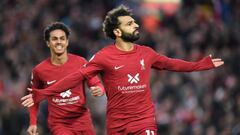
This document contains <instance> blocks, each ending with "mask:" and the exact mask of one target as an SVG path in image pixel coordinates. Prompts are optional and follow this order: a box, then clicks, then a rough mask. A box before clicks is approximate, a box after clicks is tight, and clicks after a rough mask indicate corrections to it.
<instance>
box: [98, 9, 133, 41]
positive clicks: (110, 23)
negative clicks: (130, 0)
mask: <svg viewBox="0 0 240 135" xmlns="http://www.w3.org/2000/svg"><path fill="white" fill-rule="evenodd" d="M119 16H133V14H132V12H131V10H130V9H129V8H128V7H126V6H124V5H120V6H119V7H117V8H114V9H112V10H110V11H109V12H108V13H107V16H106V17H105V20H104V22H103V32H104V34H105V35H106V36H107V37H109V38H111V39H114V40H115V39H116V36H115V34H114V33H113V30H114V29H116V28H117V27H118V26H119V24H120V23H119V21H118V17H119Z"/></svg>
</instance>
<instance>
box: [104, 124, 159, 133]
mask: <svg viewBox="0 0 240 135" xmlns="http://www.w3.org/2000/svg"><path fill="white" fill-rule="evenodd" d="M107 132H108V133H107V134H108V135H128V134H133V135H157V127H156V125H154V124H149V125H148V124H146V125H144V126H140V125H139V126H130V127H126V128H124V129H121V130H119V129H108V131H107Z"/></svg>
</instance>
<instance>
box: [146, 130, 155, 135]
mask: <svg viewBox="0 0 240 135" xmlns="http://www.w3.org/2000/svg"><path fill="white" fill-rule="evenodd" d="M146 133H147V135H154V131H153V130H146Z"/></svg>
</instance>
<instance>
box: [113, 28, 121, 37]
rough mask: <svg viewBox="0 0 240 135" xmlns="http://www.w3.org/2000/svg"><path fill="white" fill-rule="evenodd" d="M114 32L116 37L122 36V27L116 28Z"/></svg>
mask: <svg viewBox="0 0 240 135" xmlns="http://www.w3.org/2000/svg"><path fill="white" fill-rule="evenodd" d="M113 33H114V34H115V36H116V37H120V36H121V35H122V32H121V30H120V29H114V30H113Z"/></svg>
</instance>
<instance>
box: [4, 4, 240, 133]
mask: <svg viewBox="0 0 240 135" xmlns="http://www.w3.org/2000/svg"><path fill="white" fill-rule="evenodd" d="M156 1H157V0H156ZM159 1H160V0H159ZM146 2H147V0H87V1H85V0H67V1H65V0H1V1H0V135H25V134H26V129H27V128H28V124H29V123H28V122H29V118H28V111H27V109H26V108H23V107H22V106H21V102H20V97H22V96H23V95H25V94H26V93H27V90H26V88H27V87H28V86H29V82H30V74H31V69H32V68H33V67H34V66H35V65H36V64H38V63H39V62H40V61H42V60H43V59H45V58H47V57H48V56H49V49H48V47H47V46H46V44H45V42H44V40H43V29H44V28H45V27H46V26H47V25H48V24H49V23H51V22H54V21H61V22H63V23H65V24H66V25H68V26H69V27H70V28H71V30H72V31H71V37H70V46H69V52H71V53H74V54H78V55H81V56H83V57H85V58H86V59H89V58H90V57H91V56H92V55H93V54H94V53H95V52H97V51H98V50H99V49H101V48H103V47H104V46H106V45H107V44H109V43H111V42H112V41H111V40H110V39H107V38H105V37H104V34H103V32H102V22H103V19H104V16H105V15H106V12H107V11H109V10H111V9H112V8H114V7H116V6H117V5H119V4H125V5H126V6H129V7H130V8H132V9H133V12H134V14H135V15H136V16H135V17H136V19H137V21H138V23H139V24H140V25H141V26H142V27H141V28H142V29H141V39H140V40H139V41H138V43H139V44H143V45H148V46H150V47H152V48H153V49H155V50H156V51H157V52H159V53H161V54H164V55H166V56H168V57H172V58H180V59H184V60H188V61H196V60H199V59H200V58H202V57H205V56H208V55H210V54H211V55H212V57H214V58H215V57H219V58H222V59H223V60H224V61H225V65H224V66H222V67H220V68H217V69H214V70H209V71H202V72H193V73H176V72H169V71H155V70H153V71H152V77H151V80H150V83H151V87H152V99H153V101H154V103H155V108H156V120H157V124H158V133H159V134H160V135H240V81H239V79H240V62H239V61H238V60H239V59H240V1H238V0H182V1H180V2H181V3H180V4H179V9H177V10H176V11H175V12H174V13H171V14H169V13H167V12H165V11H164V10H161V9H160V8H159V9H154V10H152V9H151V7H147V6H146ZM150 11H151V12H150ZM152 11H153V12H152ZM87 102H88V105H89V107H90V110H91V114H92V118H93V122H94V125H95V128H96V131H97V133H98V135H104V134H105V126H104V125H105V111H106V109H105V106H106V97H105V96H103V97H100V98H94V97H91V96H88V98H87ZM46 106H47V103H46V102H43V103H42V105H41V111H40V112H39V121H38V123H39V129H40V132H41V134H42V135H48V134H49V131H48V128H47V124H46V116H47V107H46Z"/></svg>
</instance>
